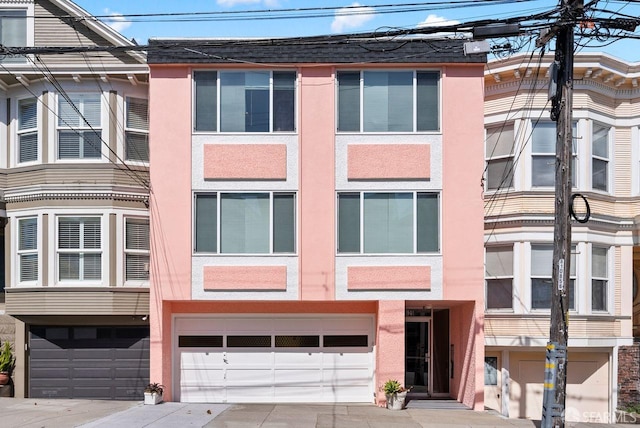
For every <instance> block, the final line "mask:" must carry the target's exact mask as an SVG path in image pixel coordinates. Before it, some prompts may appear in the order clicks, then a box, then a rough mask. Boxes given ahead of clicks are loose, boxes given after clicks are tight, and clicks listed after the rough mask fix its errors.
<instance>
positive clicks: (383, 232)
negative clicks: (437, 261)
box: [364, 193, 413, 253]
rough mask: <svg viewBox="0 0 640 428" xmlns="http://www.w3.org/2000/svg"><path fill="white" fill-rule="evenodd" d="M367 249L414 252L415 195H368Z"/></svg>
mask: <svg viewBox="0 0 640 428" xmlns="http://www.w3.org/2000/svg"><path fill="white" fill-rule="evenodd" d="M364 252H365V253H412V252H413V195H412V194H411V193H365V194H364Z"/></svg>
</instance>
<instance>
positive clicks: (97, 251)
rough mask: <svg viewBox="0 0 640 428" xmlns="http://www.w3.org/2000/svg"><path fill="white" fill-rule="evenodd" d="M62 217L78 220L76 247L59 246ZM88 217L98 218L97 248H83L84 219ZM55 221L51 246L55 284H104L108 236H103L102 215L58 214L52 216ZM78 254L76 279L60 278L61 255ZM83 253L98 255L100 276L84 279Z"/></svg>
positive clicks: (103, 221) (84, 235)
mask: <svg viewBox="0 0 640 428" xmlns="http://www.w3.org/2000/svg"><path fill="white" fill-rule="evenodd" d="M62 219H77V220H78V222H79V232H78V247H73V248H60V239H61V236H60V234H61V232H60V221H61V220H62ZM90 219H98V220H99V221H98V225H99V228H100V230H99V233H98V237H99V239H100V247H99V248H85V242H84V240H85V238H86V237H87V235H86V234H85V233H86V232H85V231H86V225H85V221H86V220H90ZM54 222H55V237H54V243H53V247H54V250H55V284H56V285H60V286H64V285H81V286H85V285H91V286H92V285H96V286H101V285H103V284H104V279H105V275H107V274H108V272H105V258H107V254H106V250H105V246H108V238H107V237H106V236H105V224H104V223H105V220H104V216H103V215H100V214H58V215H56V216H55V218H54ZM65 254H68V255H74V254H77V255H78V279H61V275H62V271H61V268H60V265H61V260H60V256H61V255H65ZM85 255H99V256H100V258H99V265H98V266H99V267H100V278H88V279H84V275H85V273H86V272H85V271H84V266H85V257H84V256H85Z"/></svg>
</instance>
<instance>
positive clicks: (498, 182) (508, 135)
mask: <svg viewBox="0 0 640 428" xmlns="http://www.w3.org/2000/svg"><path fill="white" fill-rule="evenodd" d="M514 146H515V140H514V134H513V124H510V125H505V126H494V127H491V128H487V138H486V144H485V159H486V162H487V190H499V189H505V188H511V187H513V172H514V170H513V169H514V165H513V159H514V153H513V152H514V150H513V149H514Z"/></svg>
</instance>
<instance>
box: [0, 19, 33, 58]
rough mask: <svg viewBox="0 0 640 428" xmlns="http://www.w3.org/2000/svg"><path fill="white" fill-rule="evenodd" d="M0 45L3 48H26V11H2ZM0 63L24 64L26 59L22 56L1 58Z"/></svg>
mask: <svg viewBox="0 0 640 428" xmlns="http://www.w3.org/2000/svg"><path fill="white" fill-rule="evenodd" d="M0 43H1V44H2V45H3V46H10V47H22V46H27V11H26V10H3V11H2V17H0ZM0 62H2V63H4V64H6V63H24V62H26V58H25V57H24V56H22V55H17V56H15V57H11V56H3V57H2V58H0Z"/></svg>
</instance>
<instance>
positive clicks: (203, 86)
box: [193, 71, 218, 131]
mask: <svg viewBox="0 0 640 428" xmlns="http://www.w3.org/2000/svg"><path fill="white" fill-rule="evenodd" d="M193 80H194V81H195V98H196V100H195V109H196V111H195V116H196V117H195V130H196V131H216V130H217V125H216V124H217V103H218V86H217V85H218V73H216V72H215V71H195V72H194V73H193Z"/></svg>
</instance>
